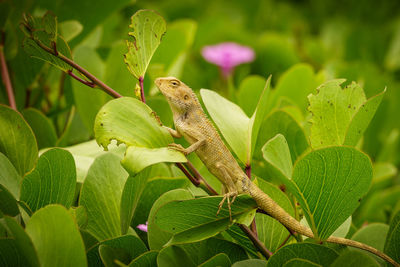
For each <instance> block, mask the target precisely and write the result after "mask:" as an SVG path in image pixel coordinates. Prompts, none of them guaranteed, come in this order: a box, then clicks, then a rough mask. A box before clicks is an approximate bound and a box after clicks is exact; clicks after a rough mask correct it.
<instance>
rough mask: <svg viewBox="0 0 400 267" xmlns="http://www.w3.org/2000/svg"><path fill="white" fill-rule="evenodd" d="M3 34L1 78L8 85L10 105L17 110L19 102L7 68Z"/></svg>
mask: <svg viewBox="0 0 400 267" xmlns="http://www.w3.org/2000/svg"><path fill="white" fill-rule="evenodd" d="M1 34H2V37H1V39H2V43H0V65H1V79H2V80H3V84H4V86H5V87H6V91H7V96H8V102H9V103H10V107H11V108H13V109H15V110H17V104H16V103H15V96H14V90H13V88H12V84H11V79H10V74H9V72H8V68H7V62H6V58H5V56H4V43H3V41H4V32H1Z"/></svg>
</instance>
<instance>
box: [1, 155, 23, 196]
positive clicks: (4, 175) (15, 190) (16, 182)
mask: <svg viewBox="0 0 400 267" xmlns="http://www.w3.org/2000/svg"><path fill="white" fill-rule="evenodd" d="M21 180H22V179H21V176H20V175H19V174H18V173H17V171H16V170H15V167H14V166H13V165H12V163H11V162H10V160H9V159H8V158H7V157H6V156H4V154H3V153H0V184H1V185H2V186H4V187H5V188H7V190H8V191H10V193H11V194H12V195H13V197H14V198H15V199H19V191H20V184H21Z"/></svg>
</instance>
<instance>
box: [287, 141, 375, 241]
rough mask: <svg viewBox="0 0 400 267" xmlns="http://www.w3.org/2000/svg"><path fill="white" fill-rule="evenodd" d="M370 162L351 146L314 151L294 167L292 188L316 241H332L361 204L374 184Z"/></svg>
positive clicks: (290, 186) (290, 185) (289, 184)
mask: <svg viewBox="0 0 400 267" xmlns="http://www.w3.org/2000/svg"><path fill="white" fill-rule="evenodd" d="M371 180H372V165H371V161H370V159H369V158H368V157H367V156H366V155H365V154H363V153H362V152H359V151H358V150H356V149H354V148H350V147H328V148H324V149H319V150H315V151H312V152H310V153H308V154H307V155H305V156H304V157H303V158H301V159H300V160H299V161H298V162H297V163H296V164H295V166H294V170H293V175H292V181H293V183H288V184H287V186H288V187H289V189H291V193H293V194H294V195H295V196H296V198H297V200H298V201H299V202H300V205H301V207H302V208H303V210H304V212H305V215H306V218H307V221H308V223H309V225H310V227H311V229H312V230H313V232H314V235H315V236H316V238H320V239H326V238H328V237H329V236H330V235H331V234H332V233H333V232H334V231H335V230H336V229H337V228H338V227H339V226H340V225H341V224H342V223H343V222H344V221H345V220H346V219H347V218H348V217H349V216H350V215H351V214H353V212H354V210H355V209H356V208H357V206H358V205H359V199H360V198H361V197H363V196H364V195H365V194H366V193H367V191H368V189H369V186H370V184H371Z"/></svg>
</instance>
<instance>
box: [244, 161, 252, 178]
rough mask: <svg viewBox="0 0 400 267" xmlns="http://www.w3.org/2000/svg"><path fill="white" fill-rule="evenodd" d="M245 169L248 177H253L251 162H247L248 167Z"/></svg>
mask: <svg viewBox="0 0 400 267" xmlns="http://www.w3.org/2000/svg"><path fill="white" fill-rule="evenodd" d="M244 170H245V171H246V175H247V177H249V179H251V165H250V164H249V165H247V164H246V167H245V169H244Z"/></svg>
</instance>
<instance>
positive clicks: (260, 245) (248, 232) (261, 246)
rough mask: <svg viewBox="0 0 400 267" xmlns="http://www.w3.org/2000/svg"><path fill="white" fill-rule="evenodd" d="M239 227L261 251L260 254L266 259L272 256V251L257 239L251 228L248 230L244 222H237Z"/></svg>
mask: <svg viewBox="0 0 400 267" xmlns="http://www.w3.org/2000/svg"><path fill="white" fill-rule="evenodd" d="M239 227H240V229H242V231H243V232H244V233H245V234H246V235H247V236H248V237H249V239H250V240H251V242H253V245H254V246H255V247H256V248H257V249H258V250H259V251H260V252H261V254H263V255H264V257H265V258H266V259H269V257H271V256H272V252H271V251H269V250H268V249H267V248H266V247H265V246H264V244H263V243H262V242H261V241H260V239H258V237H257V235H256V234H254V232H253V231H252V230H250V228H249V227H247V226H246V225H244V224H239Z"/></svg>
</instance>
